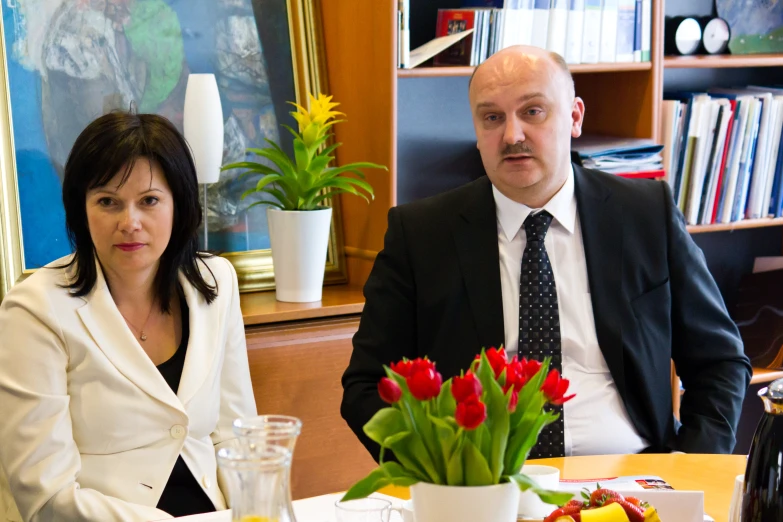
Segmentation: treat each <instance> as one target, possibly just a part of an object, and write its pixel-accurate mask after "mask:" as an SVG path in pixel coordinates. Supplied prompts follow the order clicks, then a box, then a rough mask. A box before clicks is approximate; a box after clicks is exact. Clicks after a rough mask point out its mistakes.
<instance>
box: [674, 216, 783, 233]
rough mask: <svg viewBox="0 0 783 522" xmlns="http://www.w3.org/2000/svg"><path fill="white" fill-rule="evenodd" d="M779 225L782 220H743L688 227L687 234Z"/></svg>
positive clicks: (782, 223)
mask: <svg viewBox="0 0 783 522" xmlns="http://www.w3.org/2000/svg"><path fill="white" fill-rule="evenodd" d="M781 225H783V218H762V219H743V220H742V221H735V222H734V223H726V224H722V223H721V224H717V225H688V232H690V233H691V234H702V233H704V232H725V231H727V230H742V229H745V228H760V227H778V226H781Z"/></svg>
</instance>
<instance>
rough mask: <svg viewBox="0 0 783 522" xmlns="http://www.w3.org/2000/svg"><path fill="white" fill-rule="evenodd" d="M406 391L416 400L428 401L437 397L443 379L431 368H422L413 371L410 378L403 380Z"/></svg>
mask: <svg viewBox="0 0 783 522" xmlns="http://www.w3.org/2000/svg"><path fill="white" fill-rule="evenodd" d="M405 382H406V383H407V384H408V389H409V390H410V391H411V395H413V396H414V397H415V398H416V399H418V400H420V401H428V400H430V399H432V398H434V397H437V396H438V394H439V393H440V387H441V384H443V378H442V377H441V375H440V374H439V373H438V372H436V371H435V370H434V369H432V368H424V369H420V370H417V371H414V372H413V373H412V374H411V376H410V377H408V378H407V379H405Z"/></svg>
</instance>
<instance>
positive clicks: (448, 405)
mask: <svg viewBox="0 0 783 522" xmlns="http://www.w3.org/2000/svg"><path fill="white" fill-rule="evenodd" d="M451 385H452V380H451V379H448V380H447V381H446V382H444V383H443V388H442V389H441V391H440V395H438V398H437V400H436V405H437V406H436V408H437V410H438V416H439V417H440V418H444V417H454V412H456V411H457V401H456V400H454V396H453V395H452V394H451Z"/></svg>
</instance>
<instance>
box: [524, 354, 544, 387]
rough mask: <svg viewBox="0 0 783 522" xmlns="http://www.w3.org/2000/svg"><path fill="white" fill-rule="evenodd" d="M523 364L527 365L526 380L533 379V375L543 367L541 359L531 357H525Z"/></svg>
mask: <svg viewBox="0 0 783 522" xmlns="http://www.w3.org/2000/svg"><path fill="white" fill-rule="evenodd" d="M522 364H523V365H524V366H525V379H526V381H525V382H527V381H529V380H530V379H532V378H533V376H534V375H535V374H537V373H538V370H540V369H541V361H537V360H535V359H530V360H529V361H528V360H526V359H525V358H524V357H523V358H522Z"/></svg>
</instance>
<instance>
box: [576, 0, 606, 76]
mask: <svg viewBox="0 0 783 522" xmlns="http://www.w3.org/2000/svg"><path fill="white" fill-rule="evenodd" d="M601 12H602V10H601V0H585V2H584V18H583V20H584V28H583V30H582V56H581V59H580V60H579V62H578V63H598V60H599V58H598V57H599V49H600V45H601Z"/></svg>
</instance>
